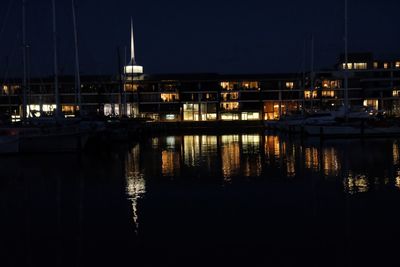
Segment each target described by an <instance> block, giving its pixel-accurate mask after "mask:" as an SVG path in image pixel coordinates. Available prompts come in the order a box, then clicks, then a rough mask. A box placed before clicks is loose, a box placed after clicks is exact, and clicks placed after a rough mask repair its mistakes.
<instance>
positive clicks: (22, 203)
mask: <svg viewBox="0 0 400 267" xmlns="http://www.w3.org/2000/svg"><path fill="white" fill-rule="evenodd" d="M0 177H1V179H0V214H1V215H0V255H1V257H0V266H302V265H306V266H398V260H397V255H398V248H399V245H398V243H397V240H399V238H400V228H399V225H400V206H399V203H400V141H399V140H395V139H364V140H360V139H351V140H344V139H340V140H322V141H321V140H320V139H312V138H309V139H304V140H299V139H290V138H287V137H281V136H278V135H269V134H241V135H235V134H231V135H229V134H228V135H176V136H173V135H171V136H155V137H148V138H147V139H144V140H142V141H141V142H139V143H135V144H131V145H122V144H120V145H118V146H117V145H116V147H113V148H112V149H111V150H110V151H104V152H99V153H82V154H74V153H70V154H43V155H21V156H4V157H1V158H0Z"/></svg>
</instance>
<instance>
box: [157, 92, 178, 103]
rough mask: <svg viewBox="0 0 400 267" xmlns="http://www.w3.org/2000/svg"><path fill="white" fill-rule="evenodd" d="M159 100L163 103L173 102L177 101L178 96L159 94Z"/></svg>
mask: <svg viewBox="0 0 400 267" xmlns="http://www.w3.org/2000/svg"><path fill="white" fill-rule="evenodd" d="M161 100H162V101H163V102H175V101H176V100H179V96H178V94H161Z"/></svg>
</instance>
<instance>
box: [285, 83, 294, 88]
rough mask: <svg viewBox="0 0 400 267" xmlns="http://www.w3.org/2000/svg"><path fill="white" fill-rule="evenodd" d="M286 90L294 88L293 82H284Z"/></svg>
mask: <svg viewBox="0 0 400 267" xmlns="http://www.w3.org/2000/svg"><path fill="white" fill-rule="evenodd" d="M286 88H287V89H293V88H294V82H286Z"/></svg>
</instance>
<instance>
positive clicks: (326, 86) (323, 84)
mask: <svg viewBox="0 0 400 267" xmlns="http://www.w3.org/2000/svg"><path fill="white" fill-rule="evenodd" d="M322 87H324V88H329V87H330V86H329V81H328V80H325V81H323V82H322Z"/></svg>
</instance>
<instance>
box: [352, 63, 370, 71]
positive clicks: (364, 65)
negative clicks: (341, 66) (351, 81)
mask: <svg viewBox="0 0 400 267" xmlns="http://www.w3.org/2000/svg"><path fill="white" fill-rule="evenodd" d="M353 66H354V67H353V68H354V69H355V70H366V69H367V63H354V65H353Z"/></svg>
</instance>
